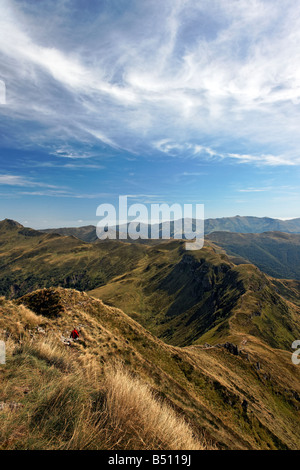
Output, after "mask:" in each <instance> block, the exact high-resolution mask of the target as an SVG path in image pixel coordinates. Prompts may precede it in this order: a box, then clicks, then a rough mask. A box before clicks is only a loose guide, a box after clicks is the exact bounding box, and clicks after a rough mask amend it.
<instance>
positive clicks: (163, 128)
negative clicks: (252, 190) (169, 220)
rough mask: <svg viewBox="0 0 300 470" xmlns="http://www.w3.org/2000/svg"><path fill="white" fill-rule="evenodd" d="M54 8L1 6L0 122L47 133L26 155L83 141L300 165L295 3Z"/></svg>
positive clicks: (299, 38) (299, 35) (299, 10)
mask: <svg viewBox="0 0 300 470" xmlns="http://www.w3.org/2000/svg"><path fill="white" fill-rule="evenodd" d="M55 3H56V5H55V6H52V7H51V6H49V5H47V6H46V8H47V11H46V13H47V15H46V14H45V12H44V11H42V9H40V8H36V7H33V6H31V7H30V5H28V4H27V3H26V2H22V1H20V2H16V1H13V0H11V1H8V0H3V1H2V2H1V6H0V28H1V31H2V35H1V41H0V53H1V62H2V64H3V78H4V80H5V82H6V84H7V88H8V102H7V107H6V108H5V109H1V112H2V113H3V115H4V116H5V117H6V118H8V119H12V118H13V119H20V120H26V121H36V122H38V123H39V126H38V128H35V129H34V132H33V131H31V132H28V130H27V129H26V132H24V133H19V135H18V139H19V140H20V141H22V143H24V142H26V141H30V142H31V143H32V142H33V143H38V144H39V145H44V144H48V142H49V140H52V139H54V140H57V141H58V142H59V141H62V140H68V139H69V140H72V139H73V141H74V140H76V139H77V140H78V141H80V140H81V141H86V142H88V143H91V142H94V143H95V145H96V143H97V142H98V143H100V144H101V145H107V146H110V147H112V148H113V149H127V150H130V151H132V152H137V153H139V152H140V151H141V149H143V151H144V152H145V153H146V154H151V153H153V152H155V151H156V150H157V149H158V147H157V146H158V143H159V146H160V147H161V150H162V153H163V154H165V153H167V152H168V153H170V154H173V153H175V154H177V155H179V154H180V155H181V156H189V157H193V156H195V155H196V156H197V157H198V158H202V157H203V158H205V157H206V155H207V154H208V156H209V155H210V156H211V157H212V158H215V157H217V158H230V159H232V160H233V161H235V162H236V163H247V164H252V163H253V164H255V165H298V164H299V163H300V157H299V154H298V148H299V144H300V136H299V132H298V126H297V124H296V123H297V122H299V119H300V112H299V106H298V104H299V102H300V101H299V100H300V48H299V42H300V28H299V26H300V5H299V4H298V3H297V2H294V1H292V0H286V2H285V3H284V6H283V4H282V2H281V1H279V0H275V1H273V2H269V1H267V0H250V1H249V0H247V1H246V0H240V1H239V2H236V1H234V0H229V1H227V2H221V3H220V2H218V1H216V0H211V1H203V2H194V1H191V0H185V1H183V0H166V1H165V2H164V3H163V5H162V4H158V3H157V2H155V1H153V0H150V1H149V2H147V5H145V3H144V2H143V3H141V2H136V1H133V2H132V3H131V5H130V10H128V11H127V12H123V13H122V14H120V12H119V10H118V8H117V5H116V2H111V3H110V7H109V8H108V7H105V5H100V3H102V2H100V3H99V5H98V6H97V5H94V6H93V7H91V9H90V12H89V14H86V15H81V12H80V11H79V10H78V9H77V10H76V7H77V2H76V1H75V2H73V3H72V4H71V2H65V1H58V2H55ZM76 11H77V14H76ZM46 17H47V18H49V20H46V19H45V18H46ZM51 18H52V19H54V20H55V21H52V22H51ZM46 22H47V25H48V26H49V24H50V23H51V28H50V32H49V33H48V32H47V31H48V30H47V28H45V25H46ZM62 25H63V27H62ZM74 26H75V27H74ZM95 45H97V47H95ZM287 51H288V53H287ZM16 70H18V74H17V75H16V73H15V71H16ZM38 90H42V93H40V92H38ZM45 127H46V128H47V132H46V133H45ZM12 134H13V133H12ZM15 137H16V135H12V138H15ZM216 141H218V142H219V145H218V149H216V150H213V149H214V144H215V142H216ZM170 142H172V146H171V144H170ZM186 142H193V146H192V147H188V145H187V144H186ZM247 148H248V151H245V150H246V149H247ZM209 152H212V153H211V154H210V153H209ZM61 156H64V157H65V158H74V159H75V158H84V156H83V155H80V154H76V151H70V152H69V153H68V154H67V153H66V154H61Z"/></svg>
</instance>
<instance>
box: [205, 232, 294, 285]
mask: <svg viewBox="0 0 300 470" xmlns="http://www.w3.org/2000/svg"><path fill="white" fill-rule="evenodd" d="M207 238H208V240H211V241H212V242H214V243H216V244H217V245H219V246H220V247H222V248H224V250H226V253H227V254H230V255H234V256H238V257H241V258H243V259H244V260H246V261H248V262H250V263H253V264H255V265H256V266H258V267H259V269H261V270H262V271H264V272H265V273H267V274H269V275H270V276H273V277H279V278H290V279H298V280H300V235H298V234H288V233H281V232H266V233H248V234H242V233H228V232H214V233H211V234H210V235H208V237H207ZM239 262H243V260H240V261H239ZM244 262H245V261H244Z"/></svg>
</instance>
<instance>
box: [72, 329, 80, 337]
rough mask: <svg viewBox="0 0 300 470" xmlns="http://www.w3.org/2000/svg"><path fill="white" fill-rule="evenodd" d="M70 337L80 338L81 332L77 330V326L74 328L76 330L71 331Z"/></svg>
mask: <svg viewBox="0 0 300 470" xmlns="http://www.w3.org/2000/svg"><path fill="white" fill-rule="evenodd" d="M70 338H72V339H78V338H79V333H78V331H77V330H76V328H74V330H72V331H71V334H70Z"/></svg>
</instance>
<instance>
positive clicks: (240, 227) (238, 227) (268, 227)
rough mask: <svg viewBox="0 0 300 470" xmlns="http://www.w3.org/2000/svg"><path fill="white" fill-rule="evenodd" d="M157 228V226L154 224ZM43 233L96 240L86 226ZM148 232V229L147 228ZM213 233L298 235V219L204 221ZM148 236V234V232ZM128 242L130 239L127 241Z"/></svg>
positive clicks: (90, 227)
mask: <svg viewBox="0 0 300 470" xmlns="http://www.w3.org/2000/svg"><path fill="white" fill-rule="evenodd" d="M155 225H156V226H157V224H155ZM158 225H159V228H158V231H159V234H160V235H161V233H162V229H163V226H164V225H166V223H162V224H158ZM192 227H193V230H195V227H196V223H195V221H193V222H192ZM116 230H117V232H122V233H124V232H125V231H126V226H124V225H121V226H117V227H116ZM41 231H42V232H45V233H59V234H61V235H73V236H75V237H77V238H79V239H80V240H83V241H86V242H93V241H96V240H98V237H97V234H96V227H95V226H94V225H86V226H83V227H64V228H51V229H43V230H41ZM149 231H150V228H149ZM215 231H225V232H237V233H263V232H274V231H279V232H286V233H300V218H297V219H291V220H280V219H272V218H270V217H241V216H239V215H237V216H235V217H222V218H219V219H206V220H205V221H204V233H205V234H206V235H207V234H210V233H212V232H215ZM149 236H150V232H149ZM171 236H174V230H172V226H171ZM128 241H130V239H129V240H128Z"/></svg>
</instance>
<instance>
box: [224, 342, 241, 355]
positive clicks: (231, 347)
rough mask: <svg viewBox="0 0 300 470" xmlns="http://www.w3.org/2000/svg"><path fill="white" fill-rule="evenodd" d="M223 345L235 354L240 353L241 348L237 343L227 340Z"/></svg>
mask: <svg viewBox="0 0 300 470" xmlns="http://www.w3.org/2000/svg"><path fill="white" fill-rule="evenodd" d="M223 347H224V348H225V349H227V351H229V352H230V353H231V354H234V355H235V356H238V355H239V348H238V347H237V346H236V345H235V344H233V343H228V342H227V343H225V344H223Z"/></svg>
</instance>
